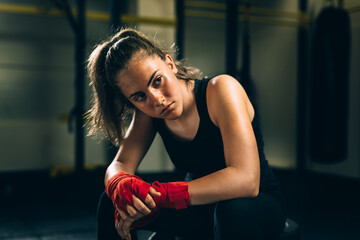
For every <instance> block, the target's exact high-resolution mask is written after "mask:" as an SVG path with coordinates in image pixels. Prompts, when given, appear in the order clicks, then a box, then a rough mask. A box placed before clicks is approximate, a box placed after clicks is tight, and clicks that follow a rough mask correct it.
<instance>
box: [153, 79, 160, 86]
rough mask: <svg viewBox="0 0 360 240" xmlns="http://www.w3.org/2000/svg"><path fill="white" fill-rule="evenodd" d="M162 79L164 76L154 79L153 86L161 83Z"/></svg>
mask: <svg viewBox="0 0 360 240" xmlns="http://www.w3.org/2000/svg"><path fill="white" fill-rule="evenodd" d="M161 79H162V77H157V78H155V79H154V81H153V86H154V87H158V86H159V85H160V83H161Z"/></svg>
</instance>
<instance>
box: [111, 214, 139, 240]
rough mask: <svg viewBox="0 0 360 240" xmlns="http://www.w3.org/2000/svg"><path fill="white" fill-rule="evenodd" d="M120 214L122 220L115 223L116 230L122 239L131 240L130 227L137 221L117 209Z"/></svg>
mask: <svg viewBox="0 0 360 240" xmlns="http://www.w3.org/2000/svg"><path fill="white" fill-rule="evenodd" d="M116 209H117V211H118V212H119V214H120V218H121V219H120V220H119V221H117V222H115V228H116V231H117V232H118V234H119V235H120V237H121V238H122V239H127V240H131V235H130V226H131V224H132V223H133V222H134V221H135V219H134V218H132V217H130V216H128V215H127V214H126V213H125V212H124V211H122V210H120V209H118V208H116Z"/></svg>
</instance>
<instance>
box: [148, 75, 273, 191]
mask: <svg viewBox="0 0 360 240" xmlns="http://www.w3.org/2000/svg"><path fill="white" fill-rule="evenodd" d="M209 80H210V79H203V80H195V87H194V91H195V101H196V106H197V110H198V113H199V117H200V123H199V128H198V131H197V133H196V136H195V138H194V139H193V140H190V141H187V140H181V139H179V138H177V137H176V136H174V134H172V133H171V132H170V130H169V129H168V128H167V126H166V125H165V122H164V120H163V119H155V118H154V126H155V129H156V130H157V131H158V133H159V134H160V136H161V138H162V140H163V142H164V146H165V148H166V151H167V153H168V154H169V156H170V159H171V161H172V162H173V164H174V165H175V167H176V168H178V169H181V170H183V171H186V172H188V175H190V178H191V179H196V178H199V177H202V176H205V175H207V174H210V173H213V172H216V171H218V170H220V169H223V168H225V167H226V164H225V157H224V149H223V142H222V138H221V133H220V129H219V128H218V127H217V126H215V125H214V123H213V122H212V121H211V119H210V116H209V113H208V108H207V104H206V88H207V85H208V82H209ZM252 126H253V130H254V133H255V137H256V141H257V146H258V151H259V158H260V173H261V175H260V191H264V192H268V193H270V192H273V193H277V192H278V191H279V184H278V181H277V180H276V178H275V177H274V175H273V173H272V170H271V168H270V167H269V165H268V162H267V160H266V159H265V155H264V143H263V140H262V135H261V132H260V128H259V123H258V120H257V115H256V114H255V116H254V119H253V121H252ZM276 195H278V194H276Z"/></svg>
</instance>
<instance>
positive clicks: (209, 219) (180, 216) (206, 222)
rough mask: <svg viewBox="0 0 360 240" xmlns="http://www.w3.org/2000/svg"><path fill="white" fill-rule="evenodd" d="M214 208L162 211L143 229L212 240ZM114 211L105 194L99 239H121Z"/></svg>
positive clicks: (100, 203)
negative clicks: (116, 226) (116, 227)
mask: <svg viewBox="0 0 360 240" xmlns="http://www.w3.org/2000/svg"><path fill="white" fill-rule="evenodd" d="M214 208H215V205H214V204H212V205H204V206H190V207H189V208H187V209H183V210H175V209H161V212H160V214H159V215H158V217H156V218H155V219H154V221H152V222H151V223H149V224H148V225H146V226H144V227H142V228H141V229H144V230H150V231H154V232H159V233H165V234H166V235H171V236H174V237H175V236H176V237H185V238H186V239H212V238H213V226H214V224H213V219H214V217H213V213H214ZM114 211H115V208H114V206H113V203H112V201H111V200H110V199H109V197H108V196H107V195H106V193H103V194H102V196H101V198H100V201H99V206H98V212H97V222H98V224H97V225H98V229H97V230H98V239H121V238H120V237H119V236H118V234H117V231H116V229H115V219H114ZM197 234H198V235H197Z"/></svg>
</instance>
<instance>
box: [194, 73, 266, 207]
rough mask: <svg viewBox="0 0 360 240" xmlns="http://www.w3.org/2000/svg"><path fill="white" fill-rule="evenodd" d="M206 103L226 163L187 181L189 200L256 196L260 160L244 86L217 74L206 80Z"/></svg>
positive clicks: (205, 200) (252, 114)
mask: <svg viewBox="0 0 360 240" xmlns="http://www.w3.org/2000/svg"><path fill="white" fill-rule="evenodd" d="M207 105H208V110H209V115H210V118H211V120H212V121H213V122H214V124H215V125H216V126H218V127H219V128H220V131H221V135H222V140H223V145H224V154H225V160H226V165H227V167H226V168H224V169H222V170H220V171H217V172H214V173H212V174H209V175H207V176H205V177H202V178H199V179H196V180H194V181H191V182H189V193H190V201H191V204H192V205H198V204H207V203H212V202H217V201H221V200H226V199H232V198H239V197H255V196H257V194H258V191H259V183H260V166H259V165H260V164H259V156H258V149H257V144H256V139H255V135H254V132H253V129H252V125H251V121H252V118H253V116H254V109H253V107H252V105H251V103H250V101H249V99H248V97H247V95H246V93H245V91H244V89H243V88H242V86H241V85H240V84H239V83H238V82H237V80H235V79H234V78H232V77H230V76H227V75H220V76H218V77H216V78H214V79H212V80H211V81H210V82H209V85H208V87H207Z"/></svg>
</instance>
